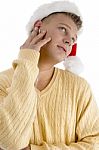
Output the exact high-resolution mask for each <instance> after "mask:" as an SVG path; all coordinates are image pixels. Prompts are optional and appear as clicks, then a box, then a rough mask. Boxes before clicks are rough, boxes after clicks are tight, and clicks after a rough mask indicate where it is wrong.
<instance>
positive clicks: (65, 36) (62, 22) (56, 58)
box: [41, 13, 78, 64]
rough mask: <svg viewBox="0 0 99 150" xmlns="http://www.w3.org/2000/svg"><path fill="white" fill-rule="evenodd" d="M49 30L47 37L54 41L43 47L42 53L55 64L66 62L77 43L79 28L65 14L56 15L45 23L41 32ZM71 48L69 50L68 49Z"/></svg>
mask: <svg viewBox="0 0 99 150" xmlns="http://www.w3.org/2000/svg"><path fill="white" fill-rule="evenodd" d="M44 29H45V30H47V34H46V37H49V36H50V37H51V38H52V40H51V41H50V42H49V43H47V44H46V45H45V46H43V47H42V49H41V53H42V56H44V57H45V58H47V59H49V60H51V61H53V63H54V64H56V63H59V62H61V61H63V60H64V58H65V57H66V56H68V55H69V54H70V52H71V47H72V45H73V44H74V42H75V41H76V37H77V31H78V30H77V26H76V24H75V23H74V22H73V20H72V19H71V18H70V17H68V16H66V15H65V14H62V13H58V14H54V15H53V16H50V17H48V18H47V20H45V21H43V23H42V26H41V30H44ZM68 47H69V48H68Z"/></svg>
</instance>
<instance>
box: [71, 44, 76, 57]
mask: <svg viewBox="0 0 99 150" xmlns="http://www.w3.org/2000/svg"><path fill="white" fill-rule="evenodd" d="M76 51H77V43H76V44H74V45H73V46H72V51H71V53H70V54H69V56H76Z"/></svg>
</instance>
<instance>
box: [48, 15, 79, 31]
mask: <svg viewBox="0 0 99 150" xmlns="http://www.w3.org/2000/svg"><path fill="white" fill-rule="evenodd" d="M45 22H47V23H48V25H49V26H54V25H58V24H61V23H62V24H66V25H67V26H70V28H71V30H72V31H73V32H75V33H77V31H78V29H77V26H76V24H75V23H74V21H73V20H72V19H71V18H70V16H68V15H66V14H65V13H55V14H51V15H50V16H48V17H47V18H46V19H45Z"/></svg>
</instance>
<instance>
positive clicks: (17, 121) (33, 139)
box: [0, 49, 99, 150]
mask: <svg viewBox="0 0 99 150" xmlns="http://www.w3.org/2000/svg"><path fill="white" fill-rule="evenodd" d="M38 59H39V52H36V51H33V50H30V49H23V50H21V51H20V53H19V57H18V59H17V60H14V62H13V68H11V69H9V70H6V71H3V72H1V73H0V147H1V148H2V149H5V150H20V149H22V148H25V147H27V146H28V145H29V144H30V146H31V150H99V109H98V107H97V105H96V102H95V100H94V98H93V95H92V92H91V89H90V86H89V84H88V83H87V82H86V81H85V80H84V79H83V78H81V77H79V76H77V75H75V74H73V73H71V72H69V71H64V70H61V69H58V68H55V72H54V75H53V78H52V80H51V81H50V83H49V85H48V86H47V87H46V88H45V89H44V90H42V91H41V92H40V91H38V90H37V89H36V88H35V87H34V82H35V80H36V77H37V75H38V71H39V70H38V67H37V64H38Z"/></svg>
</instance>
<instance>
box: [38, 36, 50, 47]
mask: <svg viewBox="0 0 99 150" xmlns="http://www.w3.org/2000/svg"><path fill="white" fill-rule="evenodd" d="M50 41H51V37H48V38H46V39H43V40H41V41H40V42H38V43H37V47H42V46H44V45H45V44H47V43H48V42H50Z"/></svg>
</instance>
